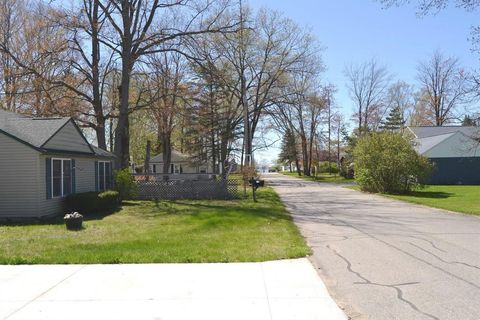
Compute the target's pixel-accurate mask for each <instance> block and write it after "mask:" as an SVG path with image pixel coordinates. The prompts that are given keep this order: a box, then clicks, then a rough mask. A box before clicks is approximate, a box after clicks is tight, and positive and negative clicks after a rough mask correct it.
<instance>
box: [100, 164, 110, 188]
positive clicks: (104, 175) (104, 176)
mask: <svg viewBox="0 0 480 320" xmlns="http://www.w3.org/2000/svg"><path fill="white" fill-rule="evenodd" d="M100 163H103V189H100ZM105 163H109V164H110V170H111V169H112V168H111V166H112V163H111V162H110V161H97V166H98V167H97V172H98V174H97V180H98V181H97V185H98V191H107V190H108V189H107V172H106V171H105ZM110 179H111V177H110Z"/></svg>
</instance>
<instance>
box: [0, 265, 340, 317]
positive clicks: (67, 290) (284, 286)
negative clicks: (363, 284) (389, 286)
mask: <svg viewBox="0 0 480 320" xmlns="http://www.w3.org/2000/svg"><path fill="white" fill-rule="evenodd" d="M0 319H9V320H19V319H35V320H39V319H48V320H55V319H59V320H60V319H61V320H64V319H82V320H83V319H102V320H103V319H151V320H170V319H185V320H186V319H189V320H191V319H195V320H196V319H205V320H207V319H208V320H214V319H218V320H220V319H221V320H227V319H239V320H240V319H241V320H246V319H248V320H254V319H259V320H260V319H261V320H264V319H265V320H267V319H268V320H272V319H273V320H280V319H285V320H286V319H291V320H320V319H328V320H336V319H339V320H340V319H342V320H343V319H346V317H345V315H344V314H343V312H342V311H341V310H340V309H339V308H338V307H337V305H336V304H335V302H334V301H333V300H332V299H331V297H330V296H329V294H328V292H327V290H326V288H325V286H324V284H323V283H322V281H321V280H320V278H319V277H318V275H317V273H316V271H315V270H314V268H313V266H312V265H311V264H310V262H309V261H308V259H305V258H303V259H296V260H283V261H271V262H263V263H229V264H143V265H142V264H138V265H36V266H0Z"/></svg>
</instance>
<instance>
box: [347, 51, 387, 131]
mask: <svg viewBox="0 0 480 320" xmlns="http://www.w3.org/2000/svg"><path fill="white" fill-rule="evenodd" d="M345 75H346V76H347V79H348V81H349V82H348V84H347V86H348V89H349V92H350V96H351V98H352V100H353V103H354V104H355V108H356V118H357V124H358V131H359V134H361V133H362V132H366V131H368V130H370V129H376V128H377V127H378V125H379V124H380V121H381V120H382V116H383V114H384V113H385V110H384V109H385V96H386V94H387V91H388V86H389V84H390V75H389V73H388V71H387V69H386V68H385V67H384V66H380V65H379V64H378V62H377V61H375V60H370V61H368V62H364V63H361V64H359V65H350V66H349V67H347V68H346V69H345Z"/></svg>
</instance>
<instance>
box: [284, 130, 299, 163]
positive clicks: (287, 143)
mask: <svg viewBox="0 0 480 320" xmlns="http://www.w3.org/2000/svg"><path fill="white" fill-rule="evenodd" d="M297 157H298V152H297V142H296V139H295V134H294V133H293V132H292V131H291V130H287V131H286V132H285V135H284V136H283V140H282V147H281V151H280V154H279V160H280V161H282V162H288V163H289V164H290V163H292V162H296V161H297V160H298V159H297Z"/></svg>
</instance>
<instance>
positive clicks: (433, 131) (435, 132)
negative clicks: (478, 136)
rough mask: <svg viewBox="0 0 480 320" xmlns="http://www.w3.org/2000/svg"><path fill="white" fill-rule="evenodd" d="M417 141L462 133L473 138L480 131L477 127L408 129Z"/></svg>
mask: <svg viewBox="0 0 480 320" xmlns="http://www.w3.org/2000/svg"><path fill="white" fill-rule="evenodd" d="M409 128H410V130H412V132H413V133H414V134H415V136H417V138H419V139H423V138H428V137H433V136H439V135H444V134H449V133H455V132H458V131H460V132H462V133H463V134H465V135H470V136H473V135H475V133H476V132H478V131H479V130H480V129H479V128H477V127H462V126H445V127H409Z"/></svg>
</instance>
